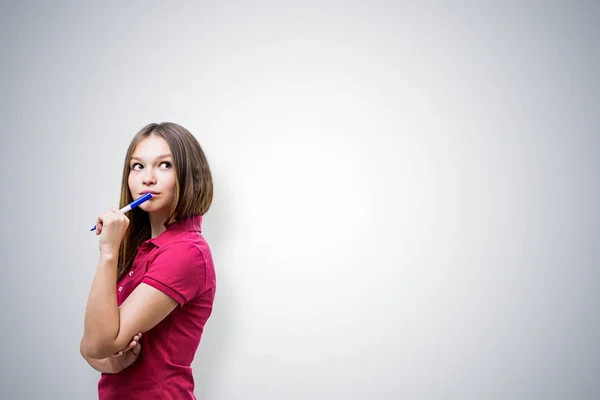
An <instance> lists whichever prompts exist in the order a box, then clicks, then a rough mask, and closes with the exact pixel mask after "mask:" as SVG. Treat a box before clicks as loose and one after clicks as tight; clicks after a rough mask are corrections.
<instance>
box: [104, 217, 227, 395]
mask: <svg viewBox="0 0 600 400" xmlns="http://www.w3.org/2000/svg"><path fill="white" fill-rule="evenodd" d="M201 225H202V216H200V215H198V216H194V217H190V218H187V219H184V220H181V221H178V222H176V223H175V224H173V225H171V226H169V227H168V228H167V230H166V231H164V232H163V233H162V234H160V235H159V236H158V237H156V238H154V239H149V240H146V241H145V242H144V243H142V244H141V245H140V247H139V248H138V251H137V254H136V256H135V260H134V261H133V265H132V268H131V270H130V271H129V272H128V273H127V274H126V275H125V276H123V278H121V279H120V280H119V282H117V304H118V305H119V306H120V305H121V303H123V301H124V300H125V299H126V298H127V296H129V294H130V293H131V292H132V291H133V290H134V289H135V288H136V286H138V285H139V284H140V283H141V282H143V283H146V284H148V285H150V286H152V287H154V288H156V289H158V290H160V291H161V292H163V293H165V294H167V295H168V296H170V297H172V298H173V299H175V300H176V301H177V302H178V303H179V306H178V307H176V308H175V309H174V310H173V311H172V312H171V314H169V315H168V316H167V317H166V318H165V319H164V320H162V321H161V322H160V323H159V324H158V325H156V326H155V327H154V328H152V329H150V330H149V331H148V332H145V333H144V334H143V336H142V339H141V341H140V343H141V345H142V353H141V355H140V357H139V358H138V359H137V360H136V362H135V363H134V364H133V365H131V366H130V367H129V368H126V369H124V370H123V371H121V372H120V373H118V374H102V376H101V378H100V381H99V382H98V398H99V400H108V399H110V400H112V399H131V400H134V399H143V400H149V399H177V400H182V399H195V398H196V397H195V396H194V378H193V376H192V369H191V367H190V364H191V363H192V360H193V359H194V356H195V354H196V349H197V348H198V345H199V344H200V338H201V336H202V332H203V330H204V324H205V323H206V321H207V320H208V318H209V317H210V314H211V312H212V306H213V300H214V297H215V290H216V277H215V270H214V265H213V260H212V255H211V252H210V248H209V246H208V244H207V243H206V241H205V240H204V238H203V237H202V235H201V233H200V232H201Z"/></svg>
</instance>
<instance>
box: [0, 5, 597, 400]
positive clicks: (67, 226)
mask: <svg viewBox="0 0 600 400" xmlns="http://www.w3.org/2000/svg"><path fill="white" fill-rule="evenodd" d="M125 3H127V4H121V2H96V3H95V4H90V3H88V4H83V2H71V3H65V2H38V3H34V2H21V3H19V4H17V2H16V1H15V2H12V3H5V4H3V5H2V6H1V8H0V38H1V39H0V66H1V75H0V96H1V97H0V121H1V131H0V133H1V139H0V148H1V149H2V150H1V151H2V157H1V158H0V171H1V172H0V173H1V174H2V175H1V177H2V185H1V192H2V196H1V199H2V200H1V201H2V203H1V207H0V209H1V211H0V212H1V213H2V214H1V215H0V217H1V223H0V234H1V239H2V240H1V246H2V247H1V252H2V256H1V259H0V262H1V271H2V278H1V292H0V293H1V296H2V297H1V300H2V304H3V307H2V314H1V321H2V329H1V335H2V337H1V349H0V357H1V360H2V372H1V373H0V397H1V398H2V399H39V398H49V399H50V398H51V399H94V398H96V395H97V394H96V383H97V380H98V378H99V374H97V373H96V372H95V371H94V370H92V369H91V368H90V367H88V366H87V364H86V363H85V361H84V360H83V359H82V358H81V357H80V355H79V339H80V337H81V334H82V330H83V316H84V310H85V303H86V301H87V294H88V291H89V288H90V284H91V280H92V277H93V273H94V269H95V264H96V260H97V255H98V249H97V237H96V236H95V235H93V234H92V233H90V232H89V229H90V227H91V226H92V225H93V223H94V222H95V218H96V216H97V215H98V214H99V213H100V212H102V211H104V210H105V209H106V208H108V207H109V206H110V205H111V204H116V203H117V201H118V195H119V193H118V191H119V185H120V174H121V168H122V162H123V157H124V155H125V150H126V147H127V145H128V143H129V141H130V140H131V138H132V137H133V135H134V134H135V133H136V132H137V131H138V130H139V129H140V128H141V127H142V126H144V125H145V124H147V123H149V122H160V121H175V122H178V123H180V124H182V125H184V126H185V127H187V128H188V129H190V130H191V131H192V132H193V133H194V134H195V136H196V137H197V138H198V140H199V141H200V143H201V144H202V146H203V147H204V149H205V152H206V154H207V157H208V159H209V162H210V163H211V167H212V171H213V174H214V179H215V198H214V203H213V206H212V208H211V210H210V211H209V213H208V214H207V216H206V218H205V224H204V233H205V237H206V238H207V240H208V242H209V244H210V245H211V247H212V249H213V252H214V258H215V262H216V267H217V273H218V284H219V288H218V292H217V298H216V301H215V307H214V313H213V316H212V317H211V319H210V320H209V322H208V324H207V326H206V331H205V335H204V337H203V340H202V342H201V344H200V348H199V350H198V352H197V355H196V359H195V361H194V364H193V367H194V376H195V378H196V384H197V388H196V395H197V396H198V397H199V398H202V399H210V400H225V399H227V400H229V399H257V400H258V399H261V400H265V399H291V400H293V399H364V398H369V399H400V398H403V399H592V398H594V399H597V398H600V380H599V377H600V357H599V356H600V349H599V346H598V338H599V337H600V312H599V307H598V305H599V304H600V303H599V302H600V283H599V276H598V266H599V259H600V257H599V256H600V254H599V253H600V252H599V250H598V243H599V239H600V216H599V213H598V204H600V203H599V200H600V199H599V193H600V187H599V185H600V179H599V178H600V177H599V174H598V171H599V167H600V156H599V149H598V147H599V145H600V137H599V128H598V126H599V122H600V121H599V113H598V110H599V107H600V86H599V85H600V82H599V76H600V73H599V72H598V71H600V45H599V40H600V39H599V38H600V29H599V24H598V21H599V19H600V4H599V3H598V2H591V1H590V2H567V1H563V2H550V1H546V2H521V3H520V4H518V3H516V2H515V3H506V2H496V3H490V2H487V3H485V2H475V1H472V2H444V3H438V4H434V3H427V5H425V4H422V5H415V4H411V3H408V2H407V3H402V2H369V3H368V4H367V2H341V1H340V2H321V1H319V2H316V1H313V2H310V1H302V2H301V1H296V2H283V1H272V2H237V3H231V2H196V3H191V2H177V3H175V2H173V3H169V5H167V3H166V2H143V3H142V2H137V3H136V2H125Z"/></svg>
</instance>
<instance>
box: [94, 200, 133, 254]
mask: <svg viewBox="0 0 600 400" xmlns="http://www.w3.org/2000/svg"><path fill="white" fill-rule="evenodd" d="M128 226H129V218H127V217H126V216H125V214H123V213H122V212H121V211H119V209H118V208H116V207H114V206H113V207H110V208H109V209H108V211H106V212H105V213H104V214H102V215H99V216H98V221H97V222H96V235H100V234H101V233H103V232H104V234H103V235H101V236H100V254H107V255H112V256H116V255H118V254H119V247H120V246H121V241H122V240H123V235H125V231H126V230H127V227H128Z"/></svg>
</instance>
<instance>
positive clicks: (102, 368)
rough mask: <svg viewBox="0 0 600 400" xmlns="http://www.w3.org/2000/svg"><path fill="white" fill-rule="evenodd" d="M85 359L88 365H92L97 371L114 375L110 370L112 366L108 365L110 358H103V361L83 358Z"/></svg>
mask: <svg viewBox="0 0 600 400" xmlns="http://www.w3.org/2000/svg"><path fill="white" fill-rule="evenodd" d="M83 359H84V360H85V361H87V363H88V364H90V366H91V367H92V368H94V369H95V370H96V371H98V372H102V373H103V374H112V371H111V370H110V365H109V364H108V357H107V358H103V359H102V360H96V359H94V358H88V357H86V356H83Z"/></svg>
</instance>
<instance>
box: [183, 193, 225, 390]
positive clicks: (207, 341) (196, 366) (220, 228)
mask: <svg viewBox="0 0 600 400" xmlns="http://www.w3.org/2000/svg"><path fill="white" fill-rule="evenodd" d="M217 188H219V189H217ZM230 198H231V197H230V196H229V193H227V192H226V191H225V190H224V189H223V186H220V185H215V196H214V199H213V204H212V205H211V208H210V210H209V211H208V214H207V217H208V215H210V224H203V229H202V230H203V234H204V233H205V232H206V233H207V235H206V236H205V238H206V240H207V242H208V244H209V246H210V248H211V252H212V255H213V260H214V263H215V273H216V276H217V290H216V293H215V302H214V305H213V311H212V314H211V316H210V318H209V320H208V321H207V322H206V325H205V329H204V333H203V334H202V340H201V342H200V346H199V347H198V351H197V352H196V357H195V358H194V362H193V363H192V369H193V371H194V380H195V390H194V392H195V395H196V397H197V398H199V399H204V398H209V397H210V396H209V394H210V393H211V392H213V388H212V387H211V385H212V386H214V385H215V384H216V382H218V379H216V374H218V372H219V371H220V365H219V363H220V362H221V360H222V359H223V350H224V349H225V347H226V343H227V341H228V340H229V338H231V334H230V329H231V327H232V326H233V322H232V317H233V315H234V313H233V311H232V310H233V298H234V293H233V292H232V291H231V290H230V289H231V285H230V282H228V281H227V279H226V274H225V273H224V271H225V269H226V268H227V266H226V265H224V263H223V261H222V260H225V259H226V257H222V255H225V254H228V253H229V249H230V248H231V246H230V243H229V240H228V239H229V238H230V235H229V233H230V228H231V226H232V220H233V218H232V215H231V208H230V207H229V203H228V200H229V199H230ZM209 226H210V228H209ZM209 229H210V232H209ZM209 238H210V239H209ZM230 347H231V346H230Z"/></svg>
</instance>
